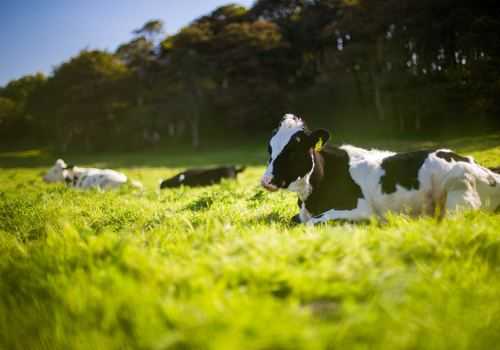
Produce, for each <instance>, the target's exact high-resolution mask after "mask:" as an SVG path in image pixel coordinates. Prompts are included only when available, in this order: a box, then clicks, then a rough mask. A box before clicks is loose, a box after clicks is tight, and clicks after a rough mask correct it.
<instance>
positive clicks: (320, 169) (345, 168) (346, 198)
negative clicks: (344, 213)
mask: <svg viewBox="0 0 500 350" xmlns="http://www.w3.org/2000/svg"><path fill="white" fill-rule="evenodd" d="M314 164H315V166H314V171H313V174H312V175H311V185H312V187H313V191H312V193H311V194H310V195H309V197H307V199H306V201H305V203H306V208H307V210H308V211H309V213H311V215H313V216H316V215H320V214H323V213H324V212H326V211H328V210H331V209H335V210H353V209H355V208H356V207H357V206H358V200H359V199H362V198H363V193H362V192H361V188H360V187H359V186H358V184H356V183H355V182H354V180H353V179H352V177H351V174H350V173H349V155H348V153H347V152H346V151H344V150H342V149H340V148H327V149H325V150H323V151H321V152H314Z"/></svg>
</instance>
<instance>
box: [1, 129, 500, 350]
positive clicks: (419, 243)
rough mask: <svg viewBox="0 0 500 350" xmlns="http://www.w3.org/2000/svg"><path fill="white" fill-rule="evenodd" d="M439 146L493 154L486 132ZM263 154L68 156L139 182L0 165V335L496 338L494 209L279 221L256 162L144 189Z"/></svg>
mask: <svg viewBox="0 0 500 350" xmlns="http://www.w3.org/2000/svg"><path fill="white" fill-rule="evenodd" d="M379 144H380V143H379ZM449 145H450V147H451V146H453V147H455V148H457V149H458V150H460V151H466V152H468V153H472V154H474V155H475V156H476V158H477V159H478V160H479V161H481V162H483V163H484V164H485V165H488V166H494V165H498V159H499V158H498V155H499V154H500V142H499V139H498V135H497V136H492V137H483V138H479V139H475V140H471V139H463V140H456V141H453V142H451V141H450V143H449ZM422 146H423V145H422V144H409V143H405V144H399V147H405V148H409V147H422ZM427 146H431V145H429V144H427ZM264 153H265V151H264V149H261V148H258V149H252V150H251V151H248V152H243V151H229V152H225V153H220V154H217V153H208V154H207V153H201V154H200V153H197V154H185V155H182V157H180V158H176V156H174V155H172V156H171V157H165V156H164V155H161V156H159V155H154V154H150V155H145V154H141V155H135V156H134V155H130V154H124V155H115V156H113V157H111V156H110V155H106V156H102V158H101V156H100V155H93V156H92V158H93V159H97V160H98V162H97V163H92V164H86V162H84V161H83V158H80V162H79V164H80V163H82V162H83V163H85V164H86V165H96V166H102V165H103V163H101V159H102V160H105V159H107V160H108V162H111V163H108V164H107V165H110V166H113V165H116V164H122V168H119V169H120V170H122V171H124V172H125V173H126V174H127V175H129V176H130V177H131V178H133V179H138V180H141V181H142V182H143V183H144V184H145V186H146V190H145V191H144V192H143V193H138V192H134V191H132V190H130V189H124V190H120V191H116V192H99V191H88V192H84V191H78V190H72V189H69V188H66V187H65V186H64V185H62V184H61V185H48V184H44V183H43V182H42V181H41V177H40V175H39V173H40V171H41V170H43V169H44V168H37V167H30V166H29V164H25V167H24V168H5V169H2V171H1V172H0V348H2V349H3V348H5V349H12V350H15V349H68V348H71V349H354V348H360V349H361V348H373V349H408V348H412V349H470V348H478V349H490V348H495V347H496V346H497V344H498V342H499V341H500V332H499V331H500V329H499V326H498V325H499V324H500V322H499V321H500V318H499V315H500V300H499V298H498V294H499V291H500V278H499V276H498V271H497V270H498V265H499V264H500V229H499V228H500V217H499V216H498V215H497V214H485V213H481V212H478V213H461V214H458V215H455V216H451V217H448V218H446V219H444V220H442V221H437V220H435V219H434V218H420V219H411V218H408V217H405V216H393V217H390V218H388V220H387V221H386V222H375V221H374V222H371V223H368V224H361V225H353V224H331V225H326V226H318V227H304V226H292V225H290V223H289V220H290V218H291V216H292V215H294V214H295V213H296V211H297V207H296V198H295V196H294V195H292V194H288V193H285V192H278V193H268V192H264V191H263V190H262V189H260V188H259V186H258V179H259V176H260V175H261V174H262V172H263V170H264V168H263V166H262V165H260V164H262V163H260V164H259V165H256V166H251V167H249V168H248V169H247V170H246V171H245V172H244V173H243V174H241V175H240V177H239V179H238V180H237V181H225V182H223V183H222V184H220V185H215V186H212V187H207V188H198V189H188V188H180V189H173V190H166V191H163V192H161V193H159V192H158V191H157V185H158V179H160V178H164V177H167V176H170V175H173V174H174V173H176V172H177V171H179V170H180V169H181V168H180V167H179V165H177V166H175V165H174V164H179V162H184V163H183V165H182V166H183V167H184V166H190V165H199V164H220V163H227V162H240V161H241V159H247V160H249V159H261V158H262V157H263V154H264ZM16 155H17V154H11V155H10V156H12V157H15V156H16ZM18 156H23V157H24V156H26V155H25V154H18ZM86 157H87V158H86V159H90V155H88V154H87V155H86ZM228 157H229V158H228ZM75 159H77V160H78V158H76V157H75ZM94 161H95V160H94ZM124 162H125V163H124ZM2 164H7V163H5V162H4V163H2ZM125 164H128V165H125ZM148 164H149V165H148ZM161 164H173V167H170V168H167V167H164V166H162V165H161ZM82 165H83V164H82Z"/></svg>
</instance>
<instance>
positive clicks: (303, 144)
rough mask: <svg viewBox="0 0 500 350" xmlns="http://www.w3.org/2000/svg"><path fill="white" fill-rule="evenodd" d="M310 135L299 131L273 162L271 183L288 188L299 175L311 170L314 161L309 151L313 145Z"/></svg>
mask: <svg viewBox="0 0 500 350" xmlns="http://www.w3.org/2000/svg"><path fill="white" fill-rule="evenodd" d="M307 141H308V135H307V134H306V132H304V131H297V132H296V133H295V134H293V135H292V137H291V138H290V142H288V144H287V145H286V146H285V147H284V148H283V150H282V151H281V153H280V154H279V155H278V156H277V157H276V159H275V160H274V162H273V172H272V175H273V178H272V180H271V183H272V184H273V185H275V186H277V187H279V188H287V187H288V186H289V185H290V184H291V183H292V182H294V181H296V180H297V179H298V178H299V177H302V176H305V175H306V174H307V173H308V172H310V171H311V169H312V166H313V163H312V158H311V155H310V153H309V149H310V148H311V145H310V144H309V143H308V142H307Z"/></svg>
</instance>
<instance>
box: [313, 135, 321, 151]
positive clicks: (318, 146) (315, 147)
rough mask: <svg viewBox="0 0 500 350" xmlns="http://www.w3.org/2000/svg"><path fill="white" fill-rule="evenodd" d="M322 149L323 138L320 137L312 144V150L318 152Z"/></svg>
mask: <svg viewBox="0 0 500 350" xmlns="http://www.w3.org/2000/svg"><path fill="white" fill-rule="evenodd" d="M322 149H323V139H322V138H321V137H320V138H319V140H318V142H316V145H315V146H314V150H315V151H316V152H319V151H321V150H322Z"/></svg>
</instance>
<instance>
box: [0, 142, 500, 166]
mask: <svg viewBox="0 0 500 350" xmlns="http://www.w3.org/2000/svg"><path fill="white" fill-rule="evenodd" d="M341 141H343V142H345V143H350V144H353V145H357V146H360V147H367V148H378V149H387V150H395V151H412V150H417V149H433V148H450V149H453V150H455V151H457V152H459V153H464V154H467V153H469V152H479V151H484V150H488V149H491V148H495V147H499V146H500V135H483V136H469V137H458V138H443V139H427V140H426V139H421V140H417V139H409V140H402V139H381V140H366V139H358V138H350V139H343V140H341ZM265 149H266V144H265V141H263V142H261V143H258V144H257V143H256V144H243V145H241V144H240V145H228V146H226V147H221V146H219V147H214V148H207V149H201V150H197V151H194V150H192V149H187V148H182V149H164V150H161V151H158V150H156V151H144V152H140V151H134V152H116V153H113V152H108V153H106V152H105V153H100V152H95V153H74V154H72V153H67V154H63V153H56V152H53V151H49V150H44V149H31V150H21V151H17V152H4V153H1V152H0V168H34V167H45V168H46V167H49V166H51V165H53V164H54V162H55V160H56V159H58V158H63V159H64V160H65V161H66V162H67V163H70V164H76V165H81V166H95V167H101V168H104V167H109V168H134V167H167V168H187V167H196V166H217V165H224V164H241V165H248V166H252V165H264V164H265V162H266V158H267V152H266V150H265Z"/></svg>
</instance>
